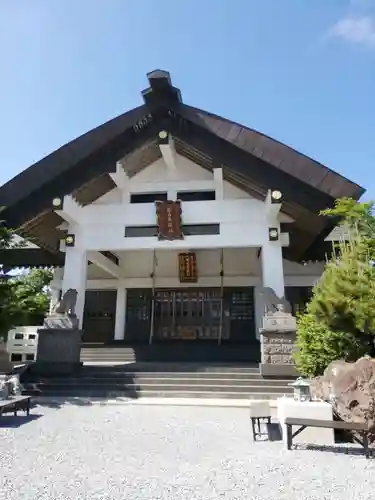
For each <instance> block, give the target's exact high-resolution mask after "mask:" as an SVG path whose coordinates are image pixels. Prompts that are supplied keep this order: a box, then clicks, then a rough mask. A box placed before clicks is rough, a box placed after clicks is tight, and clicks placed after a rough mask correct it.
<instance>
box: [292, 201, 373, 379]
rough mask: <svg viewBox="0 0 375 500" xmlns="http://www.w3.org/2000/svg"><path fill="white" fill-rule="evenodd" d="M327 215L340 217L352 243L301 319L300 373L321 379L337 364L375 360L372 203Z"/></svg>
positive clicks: (336, 254) (340, 251)
mask: <svg viewBox="0 0 375 500" xmlns="http://www.w3.org/2000/svg"><path fill="white" fill-rule="evenodd" d="M323 215H325V216H333V217H342V222H343V224H345V225H346V227H347V228H348V229H349V235H350V237H349V241H346V242H344V241H342V242H340V244H339V245H338V246H337V247H335V248H334V251H333V256H332V258H331V260H330V261H329V262H328V263H327V265H326V267H325V270H324V272H323V275H322V277H321V279H320V280H319V281H318V283H317V284H316V285H315V287H314V289H313V296H312V299H311V302H310V303H309V304H308V306H307V313H306V315H304V316H302V317H300V318H299V321H298V336H297V345H298V349H299V351H298V353H296V356H295V360H296V363H297V367H298V368H299V369H300V371H301V372H302V373H304V374H307V375H317V374H320V373H321V372H322V370H324V368H325V367H326V366H327V365H328V364H329V363H330V362H331V361H333V360H335V359H345V360H347V361H355V360H356V359H358V357H360V356H362V355H364V354H369V355H374V342H373V341H374V333H375V267H374V256H375V254H374V248H375V245H374V241H375V237H374V236H375V217H374V216H373V203H371V202H370V203H357V202H356V201H354V200H351V199H348V198H344V199H342V200H338V201H337V202H336V205H335V207H334V208H333V209H330V210H326V211H325V212H324V213H323Z"/></svg>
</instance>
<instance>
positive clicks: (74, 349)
mask: <svg viewBox="0 0 375 500" xmlns="http://www.w3.org/2000/svg"><path fill="white" fill-rule="evenodd" d="M77 297H78V293H77V290H74V289H72V288H70V289H69V290H67V291H66V292H65V293H64V295H63V297H62V298H61V300H60V301H59V302H58V303H57V304H56V306H55V307H54V308H53V311H52V313H51V314H48V315H47V316H46V318H45V320H44V323H43V327H42V328H39V329H38V348H37V353H36V361H35V363H34V364H33V365H32V366H30V371H31V372H32V373H37V374H43V375H51V374H54V375H67V374H70V373H72V372H73V371H75V370H76V369H77V368H79V367H80V366H81V363H80V355H81V343H82V335H83V331H82V330H80V329H79V321H78V318H77V316H76V313H75V306H76V303H77Z"/></svg>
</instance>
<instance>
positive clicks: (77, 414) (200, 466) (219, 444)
mask: <svg viewBox="0 0 375 500" xmlns="http://www.w3.org/2000/svg"><path fill="white" fill-rule="evenodd" d="M0 438H1V439H0V500H23V499H25V500H62V499H64V500H89V499H90V500H95V499H102V500H120V499H121V500H124V499H126V500H138V499H141V500H164V499H165V500H187V499H188V500H190V499H191V500H209V499H210V500H216V499H224V500H226V499H228V500H229V499H230V500H245V499H246V500H251V499H254V500H280V499H288V500H301V499H303V500H324V499H327V500H328V499H329V500H336V499H340V500H341V499H342V498H350V499H351V500H357V499H358V500H370V499H373V498H374V495H373V492H374V491H375V475H374V473H373V471H374V463H375V462H374V461H372V460H366V459H365V458H364V457H363V455H362V454H357V448H355V449H354V448H353V449H352V448H351V447H349V448H348V450H347V451H349V454H348V455H346V454H343V453H338V450H336V452H333V451H332V449H331V450H330V451H321V450H317V449H315V450H306V449H301V450H295V451H291V452H288V451H286V450H285V449H284V447H283V444H282V443H280V442H274V443H271V442H259V443H254V442H253V440H252V437H251V432H250V425H249V418H248V413H247V412H246V411H243V409H242V408H220V409H218V408H212V407H185V406H184V407H182V406H153V407H152V408H151V407H150V406H149V405H143V404H125V405H118V406H115V405H107V406H99V405H90V404H85V403H84V402H83V401H80V402H79V403H78V402H77V403H76V404H62V405H53V404H51V406H50V407H37V408H35V409H34V410H33V416H32V418H31V419H29V420H27V418H25V419H24V418H23V417H19V418H18V419H16V418H15V417H13V416H9V417H8V416H3V417H1V419H0Z"/></svg>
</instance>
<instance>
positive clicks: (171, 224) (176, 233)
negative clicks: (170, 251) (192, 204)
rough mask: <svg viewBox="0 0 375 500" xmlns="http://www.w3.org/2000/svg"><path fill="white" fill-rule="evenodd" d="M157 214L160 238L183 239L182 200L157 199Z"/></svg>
mask: <svg viewBox="0 0 375 500" xmlns="http://www.w3.org/2000/svg"><path fill="white" fill-rule="evenodd" d="M155 205H156V216H157V223H158V237H159V240H181V239H183V237H184V235H183V233H182V228H181V202H180V201H170V200H167V201H156V202H155Z"/></svg>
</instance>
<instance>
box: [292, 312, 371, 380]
mask: <svg viewBox="0 0 375 500" xmlns="http://www.w3.org/2000/svg"><path fill="white" fill-rule="evenodd" d="M365 353H366V346H364V344H363V342H361V341H360V340H359V339H358V338H357V337H356V336H355V335H354V334H352V333H344V332H340V331H332V330H330V329H329V328H328V327H327V326H326V325H325V324H324V323H323V322H321V321H317V320H316V318H315V316H314V315H313V314H312V313H310V312H307V313H306V314H303V315H301V316H300V317H299V318H298V321H297V350H296V352H295V353H294V361H295V363H296V366H297V369H298V371H299V372H300V373H301V374H302V375H305V376H307V377H314V376H317V375H322V373H323V372H324V370H325V368H326V367H327V366H328V365H329V363H331V361H334V360H336V359H344V360H346V361H355V360H357V359H358V358H360V357H361V356H363V355H364V354H365Z"/></svg>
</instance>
